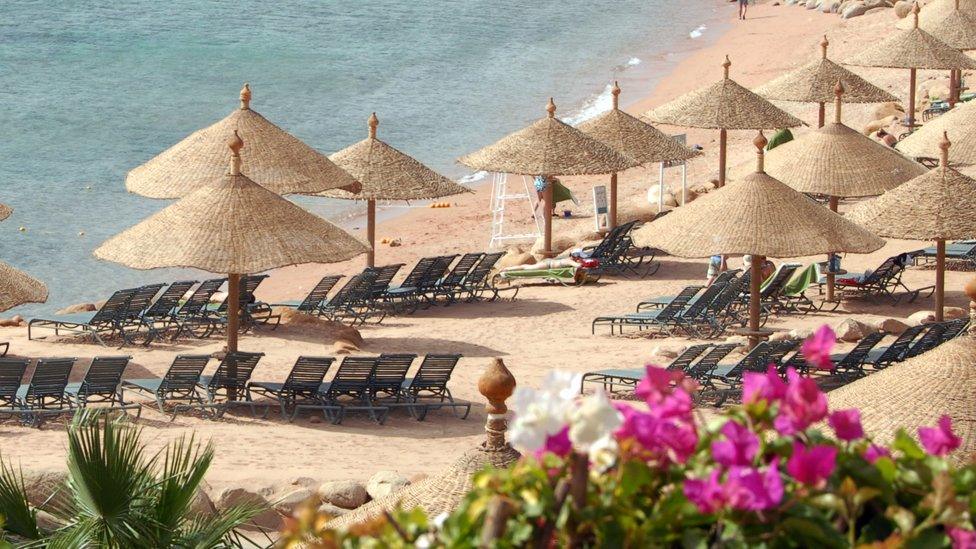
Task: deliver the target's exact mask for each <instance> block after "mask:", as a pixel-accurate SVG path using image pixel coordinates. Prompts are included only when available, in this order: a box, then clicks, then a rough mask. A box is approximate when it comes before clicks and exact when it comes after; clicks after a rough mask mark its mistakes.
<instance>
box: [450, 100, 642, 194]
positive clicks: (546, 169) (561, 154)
mask: <svg viewBox="0 0 976 549" xmlns="http://www.w3.org/2000/svg"><path fill="white" fill-rule="evenodd" d="M546 111H547V112H548V116H546V117H544V118H541V119H539V120H537V121H536V122H534V123H532V124H530V125H529V126H527V127H525V128H523V129H521V130H519V131H517V132H515V133H512V134H510V135H508V136H506V137H503V138H501V139H499V140H498V141H496V142H495V143H494V144H492V145H488V146H487V147H485V148H483V149H481V150H479V151H476V152H473V153H471V154H468V155H465V156H462V157H461V158H459V159H458V162H460V163H462V164H464V165H465V166H468V167H470V168H474V169H476V170H484V171H489V172H498V173H513V174H520V175H587V174H602V173H611V172H620V171H624V170H626V169H627V168H632V167H634V166H637V165H639V162H638V161H637V160H635V159H632V158H629V157H626V156H623V155H621V154H619V153H617V152H616V151H614V150H613V149H611V148H610V147H608V146H607V145H605V144H604V143H603V142H601V141H599V140H597V139H595V138H593V137H590V136H589V135H587V134H585V133H583V132H582V131H580V130H578V129H576V128H574V127H572V126H570V125H569V124H566V123H565V122H563V121H561V120H559V119H558V118H556V104H555V103H553V101H552V98H550V99H549V104H548V105H547V106H546Z"/></svg>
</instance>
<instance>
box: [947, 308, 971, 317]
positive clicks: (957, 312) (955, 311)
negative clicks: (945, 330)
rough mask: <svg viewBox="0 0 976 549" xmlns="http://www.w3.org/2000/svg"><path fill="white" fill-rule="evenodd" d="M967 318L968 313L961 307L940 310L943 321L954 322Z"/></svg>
mask: <svg viewBox="0 0 976 549" xmlns="http://www.w3.org/2000/svg"><path fill="white" fill-rule="evenodd" d="M968 316H969V311H968V310H967V309H963V308H962V307H943V308H942V318H944V319H945V320H956V319H957V318H966V317H968Z"/></svg>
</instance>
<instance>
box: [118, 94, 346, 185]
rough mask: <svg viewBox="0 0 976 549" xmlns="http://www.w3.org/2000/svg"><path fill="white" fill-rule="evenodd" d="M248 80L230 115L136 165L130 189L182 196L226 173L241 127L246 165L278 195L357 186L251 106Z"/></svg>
mask: <svg viewBox="0 0 976 549" xmlns="http://www.w3.org/2000/svg"><path fill="white" fill-rule="evenodd" d="M250 101H251V89H250V87H249V86H248V85H247V84H244V89H242V90H241V106H240V108H239V109H235V110H234V112H232V113H230V114H229V115H228V116H227V117H226V118H224V119H223V120H221V121H219V122H217V123H216V124H213V125H211V126H208V127H206V128H203V129H202V130H198V131H196V132H194V133H192V134H190V135H189V136H188V137H186V138H185V139H183V140H182V141H180V142H179V143H177V144H175V145H173V146H172V147H170V148H169V149H167V150H165V151H163V152H162V153H160V154H159V155H157V156H156V157H154V158H153V159H152V160H150V161H149V162H146V163H145V164H143V165H141V166H139V167H137V168H135V169H133V170H132V171H130V172H129V175H128V176H127V177H126V179H125V187H126V189H128V190H129V191H130V192H133V193H136V194H141V195H143V196H148V197H150V198H182V197H184V196H186V195H188V194H189V193H191V192H193V191H195V190H197V189H199V188H200V187H202V186H205V185H206V184H208V183H211V182H214V181H220V180H222V179H223V177H224V174H225V173H226V172H227V136H228V135H230V134H231V133H232V132H234V131H237V132H238V133H239V134H240V135H241V137H242V138H243V139H246V140H247V142H248V153H247V161H246V163H245V164H244V170H245V171H246V172H247V173H248V175H250V176H251V177H252V178H254V179H255V180H257V181H260V182H261V185H263V186H264V187H266V188H268V189H269V190H271V191H273V192H275V193H278V194H315V193H318V192H321V191H326V190H329V189H335V188H338V187H349V189H350V190H353V191H355V190H358V186H357V183H356V181H355V179H353V178H352V176H351V175H349V174H348V173H346V172H344V171H343V170H342V169H340V168H339V167H338V166H336V165H335V164H333V163H332V161H330V160H329V159H328V158H326V157H325V155H323V154H321V153H319V152H318V151H316V150H315V149H313V148H311V147H309V146H308V145H306V144H305V143H303V142H302V141H300V140H299V139H298V138H296V137H295V136H293V135H291V134H289V133H288V132H286V131H284V130H283V129H281V128H279V127H278V126H276V125H274V124H273V123H271V122H270V121H268V119H266V118H265V117H263V116H261V115H260V114H258V113H257V112H256V111H254V110H251V108H250Z"/></svg>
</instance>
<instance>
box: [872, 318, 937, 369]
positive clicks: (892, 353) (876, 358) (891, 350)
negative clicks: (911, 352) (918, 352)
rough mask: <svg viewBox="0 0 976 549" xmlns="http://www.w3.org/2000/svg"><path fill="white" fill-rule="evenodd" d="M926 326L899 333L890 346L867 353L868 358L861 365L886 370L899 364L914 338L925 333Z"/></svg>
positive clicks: (914, 327) (910, 328)
mask: <svg viewBox="0 0 976 549" xmlns="http://www.w3.org/2000/svg"><path fill="white" fill-rule="evenodd" d="M925 329H926V325H924V324H922V325H920V326H910V327H909V328H908V329H907V330H905V331H904V332H902V333H901V335H899V336H898V337H897V338H895V341H894V342H893V343H892V344H891V345H887V346H885V347H877V348H875V349H873V350H871V352H870V353H868V356H867V357H866V358H865V359H864V361H863V364H870V365H871V366H872V367H874V368H875V369H881V368H887V367H888V366H889V365H891V364H894V363H895V362H901V361H902V360H904V357H905V353H906V352H907V351H908V347H909V346H910V345H911V343H912V342H913V341H915V338H917V337H918V336H919V335H920V334H921V333H922V332H923V331H925Z"/></svg>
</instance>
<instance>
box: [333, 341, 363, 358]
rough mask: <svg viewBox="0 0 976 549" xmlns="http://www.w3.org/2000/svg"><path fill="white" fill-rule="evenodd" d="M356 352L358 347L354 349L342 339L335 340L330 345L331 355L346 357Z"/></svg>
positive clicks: (353, 346)
mask: <svg viewBox="0 0 976 549" xmlns="http://www.w3.org/2000/svg"><path fill="white" fill-rule="evenodd" d="M358 350H359V347H356V346H355V345H353V344H352V343H351V342H349V341H346V340H343V339H337V340H336V341H335V343H333V344H332V353H333V354H336V355H348V354H352V353H355V352H356V351H358Z"/></svg>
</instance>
